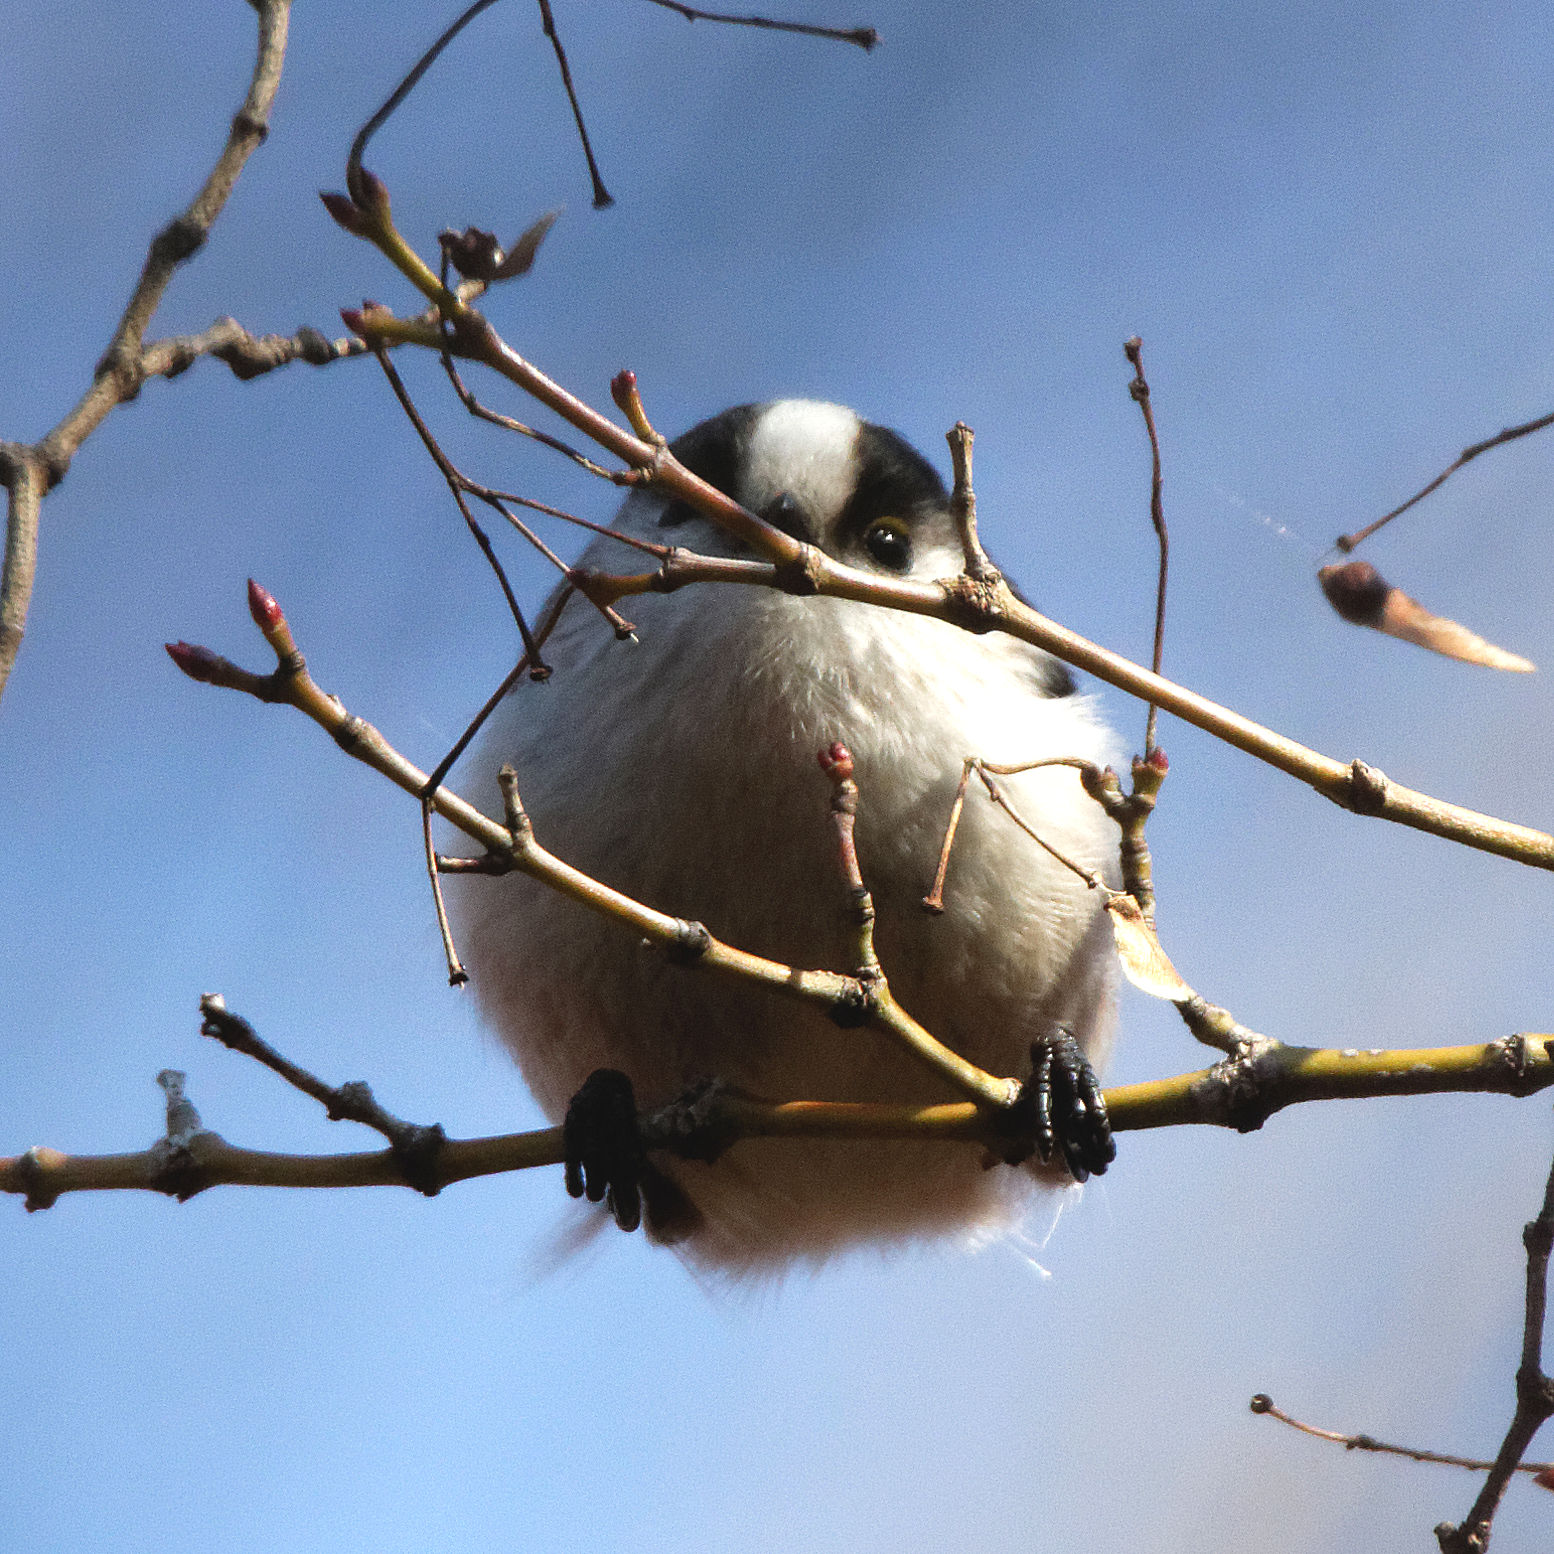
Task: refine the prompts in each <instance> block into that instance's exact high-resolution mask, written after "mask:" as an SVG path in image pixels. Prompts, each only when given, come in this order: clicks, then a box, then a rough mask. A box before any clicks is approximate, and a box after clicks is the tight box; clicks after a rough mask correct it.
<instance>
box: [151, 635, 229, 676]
mask: <svg viewBox="0 0 1554 1554" xmlns="http://www.w3.org/2000/svg"><path fill="white" fill-rule="evenodd" d="M162 646H163V647H165V648H166V649H167V656H168V657H169V658H170V659H172V661H173V662H174V663H175V664H177V665H178V667H179V668H180V669H181V670H183V672H184V673H185V674H186V675H188V677H189V678H190V679H191V680H199V681H201V682H202V683H203V684H206V685H208V684H209V683H210V682H211V681H212V680H213V679H214V678H215V675H216V666H217V665H218V664H219V663H220V662H221V659H220V657H219V656H218V655H217V654H215V653H212V652H211V650H210V649H209V648H206V647H199V646H197V645H196V644H195V643H193V642H164V643H163V644H162Z"/></svg>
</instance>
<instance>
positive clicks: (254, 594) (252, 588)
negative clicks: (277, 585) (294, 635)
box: [248, 578, 286, 631]
mask: <svg viewBox="0 0 1554 1554" xmlns="http://www.w3.org/2000/svg"><path fill="white" fill-rule="evenodd" d="M248 613H249V614H250V615H252V616H253V618H254V625H256V626H257V627H258V628H259V629H260V631H273V630H274V629H275V628H276V627H277V626H280V625H284V624H285V621H286V617H285V616H284V615H283V614H282V613H281V607H280V605H278V604H277V603H276V602H275V595H274V594H272V593H270V592H268V591H267V590H266V589H263V588H261V587H260V586H259V585H258V584H257V583H256V582H255V581H254V580H253V578H249V580H248Z"/></svg>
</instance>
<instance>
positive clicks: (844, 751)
mask: <svg viewBox="0 0 1554 1554" xmlns="http://www.w3.org/2000/svg"><path fill="white" fill-rule="evenodd" d="M815 759H816V760H817V761H819V762H820V769H821V771H823V772H824V773H825V774H826V776H827V777H829V778H830V779H831V781H832V782H847V781H848V780H849V779H850V778H851V777H852V774H853V753H852V751H851V750H849V749H848V748H847V746H846V745H844V744H843V743H842V741H841V740H840V739H838V740H836V741H835V742H834V743H833V744H830V745H827V746H826V748H825V749H824V750H822V751H820V752H819V753H818V754H817V755H816V757H815Z"/></svg>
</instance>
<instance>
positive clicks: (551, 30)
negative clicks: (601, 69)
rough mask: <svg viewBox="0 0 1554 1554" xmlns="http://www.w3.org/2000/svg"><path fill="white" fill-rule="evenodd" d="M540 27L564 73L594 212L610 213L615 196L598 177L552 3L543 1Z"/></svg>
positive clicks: (562, 81)
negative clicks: (589, 185)
mask: <svg viewBox="0 0 1554 1554" xmlns="http://www.w3.org/2000/svg"><path fill="white" fill-rule="evenodd" d="M540 25H541V26H542V27H543V28H544V30H545V36H546V37H547V38H549V39H550V46H551V48H552V49H554V50H555V54H556V64H557V65H558V66H559V67H560V70H561V84H562V85H563V86H564V87H565V88H566V92H567V101H568V102H569V103H570V104H571V105H572V121H573V123H575V124H576V125H577V138H578V139H579V140H580V141H582V143H583V156H584V158H585V159H586V160H587V162H588V177H589V180H590V182H591V183H592V184H593V186H594V209H595V210H607V209H609V207H610V206H611V205H613V204H614V203H615V197H614V196H613V195H612V194H611V193H610V191H609V190H608V189H606V188H605V186H604V179H603V178H602V177H600V175H599V164H598V163H597V162H596V161H595V160H594V148H593V144H592V142H591V141H590V140H589V138H588V126H587V124H585V123H584V122H583V105H582V104H581V103H580V102H579V101H578V100H577V88H576V87H574V86H573V85H572V67H571V65H569V64H568V63H567V51H566V50H565V49H564V48H563V47H562V46H561V34H560V33H558V32H557V31H556V18H555V17H554V16H552V15H551V13H550V0H540Z"/></svg>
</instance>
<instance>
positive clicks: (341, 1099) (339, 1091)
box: [169, 993, 446, 1197]
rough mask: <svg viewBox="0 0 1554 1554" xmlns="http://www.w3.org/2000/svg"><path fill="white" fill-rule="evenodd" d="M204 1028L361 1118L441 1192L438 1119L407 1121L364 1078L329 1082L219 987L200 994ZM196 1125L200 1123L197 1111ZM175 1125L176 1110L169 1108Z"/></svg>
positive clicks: (332, 1106) (328, 1105)
mask: <svg viewBox="0 0 1554 1554" xmlns="http://www.w3.org/2000/svg"><path fill="white" fill-rule="evenodd" d="M200 1034H201V1035H202V1036H210V1037H212V1038H214V1039H215V1040H216V1041H219V1042H220V1043H221V1044H222V1046H224V1047H227V1048H229V1049H230V1050H231V1051H233V1052H241V1053H242V1054H243V1055H244V1056H245V1057H250V1058H253V1059H254V1060H255V1061H256V1062H258V1063H262V1064H263V1065H264V1066H265V1067H266V1068H267V1069H269V1070H270V1071H271V1072H272V1073H275V1074H279V1075H280V1077H281V1078H282V1079H284V1080H285V1081H286V1083H287V1084H289V1085H290V1086H292V1088H293V1089H296V1090H300V1091H301V1092H302V1093H303V1094H304V1095H309V1096H312V1098H313V1099H314V1100H315V1101H317V1102H319V1104H320V1105H322V1106H323V1108H324V1113H325V1115H326V1116H327V1117H328V1118H329V1120H330V1121H331V1122H359V1123H361V1124H362V1126H363V1127H367V1128H372V1129H373V1130H374V1131H375V1132H378V1133H381V1134H382V1135H383V1137H384V1138H386V1139H387V1140H388V1141H389V1150H390V1153H391V1154H392V1155H393V1156H394V1159H395V1160H396V1162H397V1163H398V1165H399V1167H400V1169H401V1171H402V1173H403V1176H404V1179H405V1180H406V1181H407V1182H408V1183H409V1184H410V1185H411V1186H412V1187H415V1188H416V1189H417V1190H418V1191H420V1192H423V1193H425V1194H426V1195H427V1196H428V1197H433V1196H435V1195H436V1193H437V1191H438V1190H439V1188H440V1187H441V1185H442V1184H441V1182H439V1181H437V1180H436V1179H435V1174H434V1173H435V1167H436V1164H437V1157H438V1155H439V1153H440V1152H441V1149H442V1146H443V1143H444V1142H445V1140H446V1135H445V1134H444V1133H443V1130H442V1128H441V1127H440V1126H439V1125H438V1124H436V1123H432V1124H429V1125H428V1124H425V1123H419V1122H406V1121H405V1120H404V1119H403V1118H401V1117H396V1116H394V1114H393V1113H392V1112H390V1111H387V1110H385V1109H384V1107H383V1106H382V1105H381V1104H380V1103H379V1101H378V1099H377V1097H376V1096H375V1095H373V1093H372V1087H371V1086H370V1085H369V1084H367V1082H366V1081H365V1080H362V1079H353V1080H351V1081H349V1082H348V1083H346V1084H343V1085H330V1084H325V1083H324V1081H323V1080H322V1079H320V1078H318V1077H317V1075H315V1074H310V1073H309V1072H308V1071H307V1070H306V1069H305V1068H302V1067H300V1066H299V1065H298V1064H296V1063H293V1062H292V1061H291V1059H290V1058H288V1057H286V1056H284V1055H283V1054H282V1053H280V1052H278V1051H277V1050H276V1049H275V1048H274V1047H272V1046H271V1045H270V1043H269V1042H267V1041H266V1040H265V1039H264V1038H263V1037H262V1036H261V1035H260V1034H259V1033H258V1031H256V1030H255V1029H254V1028H253V1026H252V1025H250V1024H249V1023H248V1021H247V1020H245V1019H244V1018H243V1017H242V1016H241V1015H239V1014H233V1013H232V1011H231V1010H230V1009H228V1008H227V1005H226V1000H225V999H224V998H222V997H221V995H220V994H219V993H206V994H204V995H203V996H202V997H201V999H200ZM194 1126H195V1127H198V1126H199V1118H198V1116H197V1115H196V1117H195V1119H194ZM169 1131H171V1111H169Z"/></svg>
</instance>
